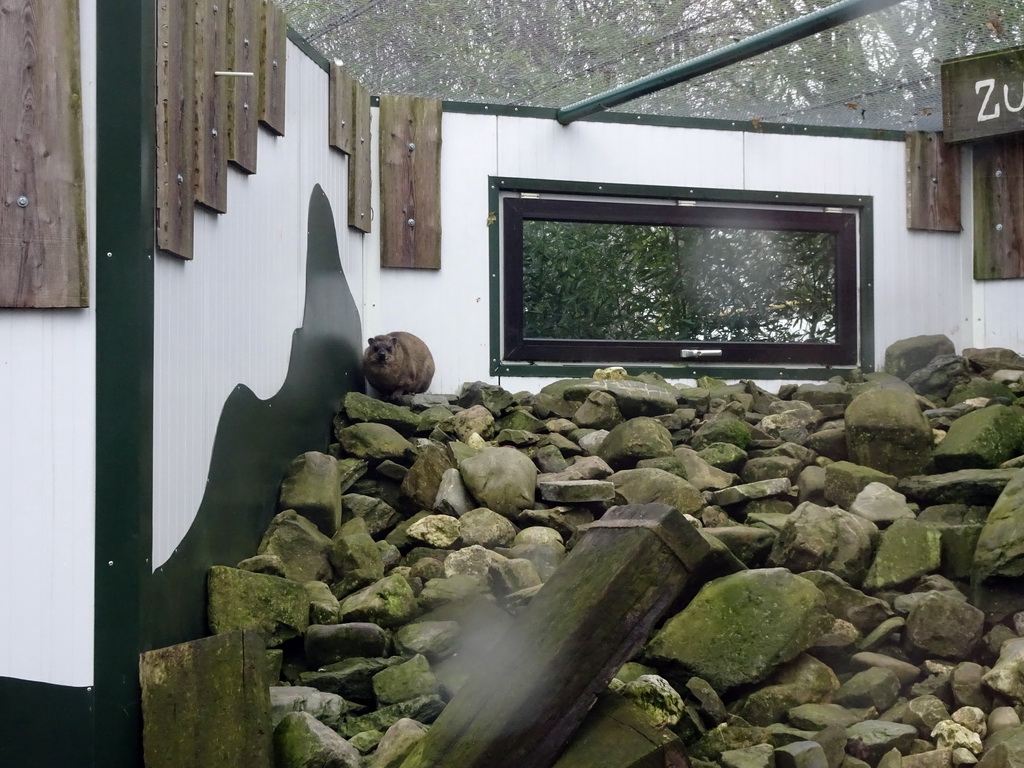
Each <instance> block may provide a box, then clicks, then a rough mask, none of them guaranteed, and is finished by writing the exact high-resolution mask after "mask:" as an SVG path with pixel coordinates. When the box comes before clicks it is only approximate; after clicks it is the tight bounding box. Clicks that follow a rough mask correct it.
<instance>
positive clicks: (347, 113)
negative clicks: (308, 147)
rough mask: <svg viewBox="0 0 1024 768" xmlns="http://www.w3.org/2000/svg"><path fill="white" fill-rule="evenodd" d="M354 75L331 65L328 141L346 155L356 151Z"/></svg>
mask: <svg viewBox="0 0 1024 768" xmlns="http://www.w3.org/2000/svg"><path fill="white" fill-rule="evenodd" d="M353 84H354V83H353V80H352V75H351V74H349V72H348V70H347V69H345V68H344V67H342V66H339V65H338V64H335V63H333V62H332V63H331V72H330V97H329V100H330V107H329V110H328V111H329V118H328V131H327V133H328V137H329V138H328V141H329V142H330V144H331V146H332V147H334V148H336V149H340V150H341V151H342V152H344V153H345V154H346V155H352V153H353V151H354V147H353V144H354V141H355V132H354V131H353V130H352V124H353V123H352V121H353V119H354V117H355V110H354V105H355V91H354V90H353Z"/></svg>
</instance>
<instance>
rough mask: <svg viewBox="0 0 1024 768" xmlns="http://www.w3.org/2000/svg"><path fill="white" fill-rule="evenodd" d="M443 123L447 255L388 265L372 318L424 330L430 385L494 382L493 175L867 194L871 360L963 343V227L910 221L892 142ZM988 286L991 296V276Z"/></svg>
mask: <svg viewBox="0 0 1024 768" xmlns="http://www.w3.org/2000/svg"><path fill="white" fill-rule="evenodd" d="M442 135H443V141H444V144H443V151H442V200H443V203H442V225H443V226H442V259H441V262H442V268H441V270H440V271H439V272H437V273H430V274H419V273H415V272H414V271H411V270H383V274H382V276H381V279H380V292H379V294H377V299H376V301H377V302H378V303H379V306H376V307H375V308H374V313H373V317H374V321H373V327H372V328H370V329H368V330H370V331H371V332H373V333H378V332H382V331H390V330H398V329H402V330H411V331H413V332H414V333H419V334H420V335H422V336H423V337H424V339H425V340H426V341H427V343H428V344H429V345H430V347H431V349H432V350H434V357H435V359H436V361H437V375H436V376H435V378H434V384H433V387H432V389H433V390H434V391H438V392H450V391H454V390H456V389H457V388H458V387H459V386H460V385H461V384H462V383H463V382H464V381H473V380H476V379H481V380H487V381H498V379H497V378H496V377H492V376H490V375H489V374H488V370H489V367H488V354H489V335H488V334H489V319H490V315H489V302H488V290H489V283H488V281H489V276H488V274H487V249H488V241H487V235H488V233H487V228H486V226H484V225H483V224H482V223H481V222H482V221H483V220H484V219H483V217H485V216H486V211H485V206H486V200H487V197H486V189H485V184H486V177H487V176H488V175H496V176H511V177H525V178H538V179H562V180H570V181H585V182H595V183H601V182H608V183H625V184H651V185H663V186H676V187H679V186H683V187H685V186H693V187H710V188H721V189H745V190H771V191H777V192H807V193H818V194H826V193H828V194H842V195H870V196H871V197H872V198H873V202H874V234H875V237H874V249H875V254H874V270H875V293H874V299H875V329H874V341H875V363H876V365H880V364H881V362H882V359H883V355H884V352H885V347H886V346H888V345H889V344H891V343H892V342H894V341H896V340H898V339H900V338H904V337H907V336H913V335H916V334H921V333H944V334H947V335H948V336H949V337H950V338H951V339H952V340H953V341H954V343H955V344H956V345H957V347H958V348H960V347H963V346H968V345H969V339H970V338H971V335H970V329H969V328H968V327H967V326H966V325H965V318H966V317H967V316H968V314H969V313H968V311H967V307H968V306H969V301H970V296H971V292H970V290H968V289H966V288H965V283H964V280H965V276H964V274H963V270H962V268H961V265H962V261H963V259H964V258H969V249H970V242H969V237H966V236H961V235H957V234H948V233H926V232H910V231H908V230H907V228H906V213H905V198H906V192H905V183H906V182H905V171H904V146H903V144H902V143H901V142H892V141H872V140H866V139H853V138H849V139H847V138H829V137H814V136H789V135H779V134H758V133H741V132H735V131H708V130H698V129H685V128H669V127H659V126H643V125H628V124H626V125H624V124H619V123H592V122H585V121H584V122H576V123H573V124H571V125H570V126H567V127H563V126H561V125H559V124H558V123H556V122H555V121H553V120H542V119H528V118H516V117H493V116H487V115H464V114H452V113H446V114H445V115H444V122H443V131H442ZM966 279H967V280H968V284H969V276H968V277H967V278H966ZM1005 293H1007V294H1010V295H1013V294H1015V293H1016V292H1015V291H1014V290H1013V289H1012V288H1010V289H1007V290H1006V291H1005ZM985 295H986V296H989V295H992V296H995V295H996V287H988V288H987V290H986V294H985ZM370 297H371V294H369V293H368V294H367V300H368V301H371V300H372V299H371V298H370ZM990 301H993V302H994V301H996V299H995V298H993V299H990ZM1014 327H1017V325H1016V324H1015V325H1014ZM548 381H550V379H539V378H517V377H502V379H501V384H502V385H503V386H505V387H507V388H509V389H512V390H516V389H536V388H537V387H538V386H541V385H543V384H544V383H546V382H548ZM777 384H778V382H773V383H772V385H773V386H777Z"/></svg>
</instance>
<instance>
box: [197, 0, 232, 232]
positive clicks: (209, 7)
mask: <svg viewBox="0 0 1024 768" xmlns="http://www.w3.org/2000/svg"><path fill="white" fill-rule="evenodd" d="M195 4H196V5H195V13H196V18H195V21H196V23H195V39H194V47H193V50H194V51H195V81H196V85H195V88H196V92H195V97H196V99H195V100H196V130H195V143H196V202H197V203H199V204H200V205H204V206H206V207H207V208H210V209H212V210H214V211H217V213H226V212H227V209H228V141H227V117H228V105H227V87H228V86H227V82H226V81H225V78H223V77H217V76H216V75H215V74H214V72H216V71H218V70H225V69H227V62H228V9H227V3H226V2H225V1H224V0H195Z"/></svg>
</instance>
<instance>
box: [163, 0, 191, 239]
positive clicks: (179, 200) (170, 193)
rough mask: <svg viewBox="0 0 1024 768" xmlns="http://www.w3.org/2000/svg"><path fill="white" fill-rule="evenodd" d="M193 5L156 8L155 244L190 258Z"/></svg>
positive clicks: (183, 2) (166, 0)
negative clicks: (189, 53)
mask: <svg viewBox="0 0 1024 768" xmlns="http://www.w3.org/2000/svg"><path fill="white" fill-rule="evenodd" d="M194 27H195V3H194V2H193V0H160V2H159V3H158V4H157V54H156V55H157V72H156V244H157V247H158V248H161V249H163V250H164V251H167V252H168V253H172V254H174V255H175V256H181V257H182V258H185V259H191V258H192V251H193V234H192V228H193V222H194V219H195V210H194V206H195V199H196V198H195V168H196V164H195V122H196V110H195V69H194V59H193V57H192V56H189V55H187V54H186V52H189V51H192V50H193V45H194V43H193V34H194Z"/></svg>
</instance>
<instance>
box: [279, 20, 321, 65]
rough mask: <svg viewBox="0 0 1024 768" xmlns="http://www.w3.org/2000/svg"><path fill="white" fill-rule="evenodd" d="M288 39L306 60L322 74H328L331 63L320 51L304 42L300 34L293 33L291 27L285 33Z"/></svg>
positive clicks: (293, 30)
mask: <svg viewBox="0 0 1024 768" xmlns="http://www.w3.org/2000/svg"><path fill="white" fill-rule="evenodd" d="M287 35H288V39H289V40H291V41H292V42H293V43H295V45H296V46H297V47H298V49H299V50H300V51H302V52H303V53H304V54H306V58H307V59H309V60H310V61H312V62H313V63H314V64H316V65H317V66H318V67H320V69H322V70H323V71H324V72H327V73H330V71H331V62H330V60H329V59H328V58H327V57H326V56H324V55H323V54H322V53H320V51H318V50H317V49H316V48H314V47H313V45H312V44H311V43H310V42H309V41H308V40H306V38H304V37H303V36H302V35H301V34H299V33H298V32H296V31H295V29H293V28H292V26H291V25H289V26H288V31H287Z"/></svg>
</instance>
